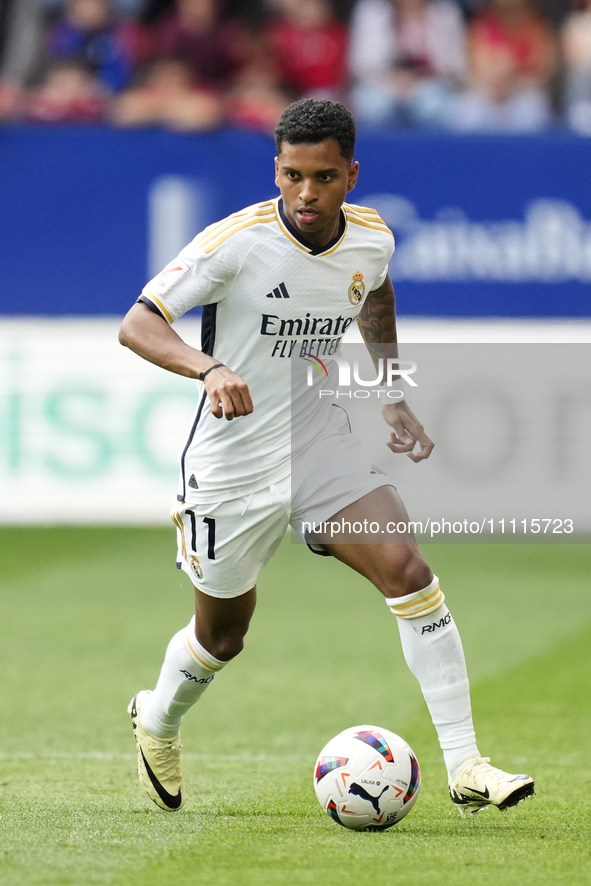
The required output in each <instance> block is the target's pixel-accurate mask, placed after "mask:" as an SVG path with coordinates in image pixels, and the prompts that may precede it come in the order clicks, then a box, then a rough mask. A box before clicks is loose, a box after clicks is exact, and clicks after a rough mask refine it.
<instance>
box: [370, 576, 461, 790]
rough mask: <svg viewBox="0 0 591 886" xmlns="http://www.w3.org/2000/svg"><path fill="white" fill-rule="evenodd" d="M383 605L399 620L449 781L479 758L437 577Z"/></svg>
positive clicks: (456, 643) (454, 633)
mask: <svg viewBox="0 0 591 886" xmlns="http://www.w3.org/2000/svg"><path fill="white" fill-rule="evenodd" d="M386 603H387V604H388V606H389V607H390V609H391V610H392V612H393V613H394V614H395V615H396V616H397V619H396V620H397V622H398V629H399V631H400V639H401V641H402V651H403V652H404V657H405V659H406V663H407V664H408V666H409V668H410V670H411V671H412V673H413V674H414V675H415V677H416V678H417V680H418V681H419V684H420V686H421V689H422V691H423V695H424V697H425V701H426V702H427V707H428V708H429V713H430V714H431V719H432V720H433V725H434V726H435V729H436V730H437V735H438V736H439V744H440V745H441V749H442V751H443V758H444V760H445V765H446V768H447V772H448V776H449V777H450V778H451V776H452V775H453V773H454V772H455V771H456V769H457V768H458V767H459V766H461V764H462V763H463V762H464V761H465V760H467V759H468V757H471V756H472V755H473V754H478V748H477V747H476V736H475V733H474V726H473V723H472V709H471V705H470V684H469V682H468V673H467V670H466V660H465V658H464V650H463V648H462V641H461V640H460V635H459V633H458V629H457V628H456V625H455V622H454V621H453V619H452V617H451V614H450V612H449V609H448V608H447V606H446V605H445V597H444V596H443V592H442V591H441V589H440V587H439V579H438V578H437V576H434V577H433V581H432V582H431V584H430V585H429V586H428V587H426V588H423V590H421V591H417V592H416V593H414V594H408V595H407V596H405V597H392V598H390V599H387V600H386Z"/></svg>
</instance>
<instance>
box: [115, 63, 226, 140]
mask: <svg viewBox="0 0 591 886" xmlns="http://www.w3.org/2000/svg"><path fill="white" fill-rule="evenodd" d="M222 117H223V101H222V99H221V97H220V96H219V95H218V94H217V93H216V92H215V90H212V89H211V88H210V87H203V86H201V85H199V84H198V83H197V82H196V81H195V75H194V72H193V69H192V68H191V67H190V66H189V65H187V63H186V62H184V61H182V60H180V59H159V60H158V61H155V62H154V63H153V64H152V66H151V67H150V68H149V69H148V71H147V73H146V76H145V79H144V81H143V83H141V84H139V85H138V86H134V87H132V88H131V89H127V90H126V91H125V92H122V93H121V94H120V95H119V96H117V97H116V98H115V99H114V101H113V110H112V114H111V119H112V122H113V123H115V125H117V126H165V127H167V128H168V129H174V130H177V131H184V132H199V131H203V130H209V129H213V128H215V127H216V126H218V125H219V124H220V123H221V121H222Z"/></svg>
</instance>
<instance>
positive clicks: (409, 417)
mask: <svg viewBox="0 0 591 886" xmlns="http://www.w3.org/2000/svg"><path fill="white" fill-rule="evenodd" d="M357 324H358V326H359V329H360V331H361V335H362V336H363V340H364V342H365V344H366V345H367V349H368V351H369V353H370V354H371V358H372V360H373V362H374V365H375V367H376V369H377V367H378V360H379V358H380V357H382V358H383V359H384V363H385V362H386V359H387V358H388V357H394V358H397V357H398V338H397V335H396V297H395V295H394V286H393V285H392V281H391V280H390V275H389V274H387V275H386V279H385V280H384V282H383V283H382V285H381V286H380V287H379V288H378V289H374V290H372V291H371V292H370V293H369V294H368V296H367V298H366V299H365V301H364V303H363V306H362V308H361V311H360V312H359V314H358V316H357ZM382 415H383V416H384V420H385V421H386V423H387V424H389V425H390V427H391V428H392V433H391V436H390V442H389V443H388V444H387V446H388V448H389V449H391V450H392V452H405V453H406V454H407V455H408V457H409V458H410V459H412V460H413V461H414V462H418V461H422V460H423V459H425V458H429V456H430V455H431V451H432V449H433V447H434V445H435V444H434V443H433V441H432V440H431V439H430V438H429V437H428V436H427V435H426V433H425V430H424V428H423V426H422V424H421V423H420V422H419V420H418V419H417V417H416V416H415V415H414V414H413V412H412V411H411V409H410V408H409V406H408V404H407V403H406V402H405V401H404V400H399V401H398V402H397V403H389V404H388V405H386V406H384V407H383V408H382ZM417 443H418V444H419V449H418V451H417V452H413V450H414V448H415V446H416V444H417Z"/></svg>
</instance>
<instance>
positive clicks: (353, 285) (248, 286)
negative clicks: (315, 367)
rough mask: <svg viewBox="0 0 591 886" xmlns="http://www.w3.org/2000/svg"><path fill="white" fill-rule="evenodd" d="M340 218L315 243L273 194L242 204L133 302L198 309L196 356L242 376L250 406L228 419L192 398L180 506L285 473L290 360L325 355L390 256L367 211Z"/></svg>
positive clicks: (387, 236) (167, 313) (165, 313)
mask: <svg viewBox="0 0 591 886" xmlns="http://www.w3.org/2000/svg"><path fill="white" fill-rule="evenodd" d="M342 212H343V214H344V218H345V224H344V229H343V230H342V232H341V233H340V234H339V236H338V237H337V238H335V240H334V241H333V242H332V243H329V244H328V245H326V246H325V247H323V248H320V247H317V248H316V247H314V246H313V245H311V244H310V243H308V242H307V241H305V240H304V239H302V237H301V235H300V234H299V233H298V232H297V231H296V229H295V228H293V227H292V225H291V224H290V223H289V221H288V220H287V218H286V216H285V214H284V212H283V206H282V201H281V198H278V199H276V200H272V201H268V202H264V203H257V204H256V205H254V206H249V207H247V208H246V209H244V210H242V211H241V212H237V213H234V214H233V215H230V216H229V217H228V218H226V219H224V220H223V221H220V222H218V223H216V224H213V225H210V226H209V227H208V228H206V229H205V230H204V231H203V232H202V233H201V234H199V235H198V236H197V237H196V238H195V239H194V240H193V241H192V242H191V243H190V244H189V245H188V246H187V247H186V248H185V249H183V250H182V251H181V253H180V254H179V256H178V258H176V259H175V260H174V261H172V262H171V263H170V264H169V265H167V267H166V268H164V270H163V271H162V273H161V274H159V275H158V276H157V277H155V278H154V279H153V280H151V281H150V282H149V283H148V284H147V286H146V287H145V289H144V290H143V292H142V295H141V296H140V299H141V301H143V302H146V303H147V304H148V305H149V306H150V307H151V308H152V309H153V310H156V311H157V312H158V313H160V314H161V315H162V317H164V319H165V320H167V322H168V323H174V321H175V320H177V319H178V318H179V317H181V316H182V315H183V314H184V313H185V312H186V311H189V310H190V309H191V308H194V307H195V306H196V305H203V319H202V349H203V350H204V351H205V352H206V353H207V354H211V355H213V357H214V358H215V359H216V360H217V361H219V362H220V363H224V364H226V365H227V366H228V367H229V368H230V369H232V370H233V371H234V372H236V373H237V374H238V375H239V376H241V377H242V378H243V379H244V381H245V382H246V383H247V384H248V387H249V389H250V393H251V396H252V401H253V404H254V412H253V413H252V414H251V415H247V416H242V417H239V418H236V419H234V420H233V421H230V422H228V421H226V420H225V419H221V420H220V419H216V418H215V417H214V416H213V415H212V414H211V412H210V408H209V398H208V397H207V395H206V394H205V391H204V390H203V391H202V394H201V397H200V400H199V404H198V406H197V410H196V413H195V416H194V419H193V424H192V427H191V429H190V432H189V436H188V439H187V442H186V445H185V447H184V449H183V452H182V455H181V480H180V489H179V494H178V499H179V500H180V501H184V500H186V499H187V498H191V499H199V500H201V501H204V502H207V501H218V500H220V499H221V498H225V499H227V498H236V497H238V496H241V495H244V494H248V493H249V492H254V491H257V490H259V489H262V488H264V487H265V486H268V485H269V484H271V483H273V482H276V481H278V480H280V479H282V478H283V477H285V476H287V475H288V474H289V473H290V455H291V442H290V431H291V372H290V364H291V363H292V361H293V359H294V358H299V357H303V356H305V355H308V356H310V355H311V356H314V357H318V358H320V359H321V360H322V358H323V357H326V356H330V355H331V354H334V353H336V351H337V349H338V347H339V344H340V342H341V339H342V336H343V334H344V333H345V332H346V330H347V328H348V327H349V326H350V325H351V323H353V321H354V320H355V317H356V316H357V314H358V313H359V311H360V310H361V307H362V305H363V302H364V300H365V298H366V296H367V293H368V292H370V291H371V290H373V289H377V288H378V287H380V286H381V285H382V283H383V282H384V280H385V279H386V275H387V272H388V262H389V260H390V258H391V256H392V252H393V250H394V238H393V236H392V233H391V231H390V230H389V229H388V227H387V226H386V225H385V224H384V222H383V221H382V220H381V219H380V217H379V216H378V214H377V212H376V211H375V210H373V209H367V208H365V207H363V206H355V205H352V204H348V203H345V204H344V205H343V209H342ZM199 384H200V383H199ZM200 386H201V385H200ZM332 412H333V413H334V412H335V410H332Z"/></svg>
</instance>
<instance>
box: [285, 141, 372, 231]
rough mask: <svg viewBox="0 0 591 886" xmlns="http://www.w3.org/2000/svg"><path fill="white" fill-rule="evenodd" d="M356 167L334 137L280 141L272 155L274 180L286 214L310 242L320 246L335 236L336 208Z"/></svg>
mask: <svg viewBox="0 0 591 886" xmlns="http://www.w3.org/2000/svg"><path fill="white" fill-rule="evenodd" d="M358 171H359V164H358V163H349V161H348V160H347V159H346V158H345V157H343V155H342V154H341V150H340V148H339V143H338V142H337V141H336V140H335V139H334V138H327V139H325V140H324V141H322V142H319V143H318V144H315V145H314V144H301V145H292V144H290V143H289V142H285V141H284V142H283V143H282V145H281V153H280V154H279V156H278V157H275V184H276V185H277V187H278V188H279V190H280V191H281V196H282V197H283V208H284V210H285V214H286V216H287V218H288V219H289V221H290V222H291V224H292V225H293V226H294V228H296V230H298V231H300V232H301V234H302V236H303V237H305V238H306V240H308V241H309V242H310V243H313V244H315V245H316V246H324V244H325V243H329V242H330V241H331V240H332V239H333V237H336V235H337V234H338V230H339V224H340V213H339V210H340V208H341V206H342V204H343V201H344V199H345V197H346V196H347V194H348V192H349V191H352V190H353V188H354V187H355V183H356V181H357V173H358Z"/></svg>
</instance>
